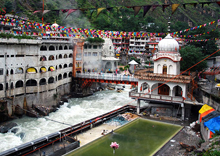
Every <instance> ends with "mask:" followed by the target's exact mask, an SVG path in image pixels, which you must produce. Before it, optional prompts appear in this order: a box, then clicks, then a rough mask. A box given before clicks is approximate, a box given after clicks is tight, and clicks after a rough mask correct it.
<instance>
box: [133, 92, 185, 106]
mask: <svg viewBox="0 0 220 156" xmlns="http://www.w3.org/2000/svg"><path fill="white" fill-rule="evenodd" d="M129 97H131V98H138V99H142V100H149V101H150V100H151V101H167V102H178V103H182V102H184V100H183V98H182V97H180V96H168V95H154V94H147V93H138V92H137V90H136V89H135V90H132V91H130V92H129Z"/></svg>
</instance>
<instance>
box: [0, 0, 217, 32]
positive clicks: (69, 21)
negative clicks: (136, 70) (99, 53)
mask: <svg viewBox="0 0 220 156" xmlns="http://www.w3.org/2000/svg"><path fill="white" fill-rule="evenodd" d="M165 1H166V3H168V4H174V3H177V4H181V5H180V6H179V7H178V9H177V10H176V12H175V13H174V14H173V15H171V6H169V7H167V8H166V9H165V12H163V11H162V8H161V6H158V7H156V8H155V10H154V11H152V9H153V7H151V9H150V10H149V11H148V12H147V14H146V15H145V16H144V17H143V9H141V10H140V12H139V13H138V14H137V15H136V16H134V10H133V9H132V8H128V7H126V6H143V5H162V4H165ZM208 1H210V2H211V0H206V1H203V2H208ZM195 2H198V0H197V1H190V0H184V1H183V0H170V1H168V0H154V1H153V0H148V1H143V0H126V1H125V0H124V1H123V0H103V1H99V0H75V1H74V0H72V1H69V0H44V4H45V5H44V9H45V10H59V9H81V10H82V11H79V10H78V11H76V12H74V13H72V14H70V15H69V16H68V17H67V18H65V17H66V15H67V13H62V12H61V11H60V12H59V16H58V15H57V14H56V12H55V11H50V12H49V13H46V14H45V15H44V21H45V23H54V22H55V21H56V22H57V23H58V24H60V25H62V26H71V27H80V28H90V29H101V30H119V31H141V30H143V31H148V32H150V31H151V32H166V31H167V22H168V17H169V16H170V17H171V23H172V25H171V31H179V30H181V29H186V28H189V25H188V24H191V26H198V25H200V24H204V23H207V22H211V21H213V20H217V19H218V18H220V11H219V10H220V7H219V6H218V4H216V3H211V4H209V5H207V4H205V5H204V6H203V8H202V5H201V4H197V5H196V7H194V6H193V5H190V4H187V5H186V9H184V7H183V5H182V4H183V3H195ZM199 2H201V1H199ZM42 3H43V0H41V1H39V0H1V8H4V7H6V10H7V12H11V11H12V10H13V11H14V12H15V13H16V15H19V16H23V17H28V18H29V19H31V20H34V21H37V22H41V16H42V15H41V13H36V14H33V11H36V10H42ZM101 7H104V8H106V7H113V9H112V10H111V11H107V10H106V9H105V10H103V11H102V12H101V14H100V15H99V16H98V17H97V12H96V9H95V8H101ZM88 8H89V9H88ZM83 9H85V10H84V11H83ZM148 23H155V25H154V27H150V28H149V27H148V28H147V27H146V25H148Z"/></svg>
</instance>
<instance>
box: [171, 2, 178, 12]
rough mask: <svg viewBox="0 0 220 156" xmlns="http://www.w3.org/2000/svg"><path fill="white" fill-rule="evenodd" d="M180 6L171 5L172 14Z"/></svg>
mask: <svg viewBox="0 0 220 156" xmlns="http://www.w3.org/2000/svg"><path fill="white" fill-rule="evenodd" d="M179 5H180V4H172V6H171V7H172V14H174V12H175V11H176V9H177V8H178V7H179Z"/></svg>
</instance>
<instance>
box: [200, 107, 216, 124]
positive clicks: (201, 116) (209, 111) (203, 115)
mask: <svg viewBox="0 0 220 156" xmlns="http://www.w3.org/2000/svg"><path fill="white" fill-rule="evenodd" d="M213 111H215V109H210V110H208V111H205V112H204V113H202V114H201V115H200V118H199V122H201V121H202V118H203V117H205V116H206V115H208V114H209V113H211V112H213Z"/></svg>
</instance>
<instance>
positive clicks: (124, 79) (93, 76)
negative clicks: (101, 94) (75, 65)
mask: <svg viewBox="0 0 220 156" xmlns="http://www.w3.org/2000/svg"><path fill="white" fill-rule="evenodd" d="M76 78H78V79H80V80H82V81H84V83H83V85H82V88H84V87H86V86H90V85H91V84H92V83H93V82H100V83H115V84H130V85H133V86H137V85H138V79H136V78H134V76H133V75H132V76H130V75H127V76H126V75H122V74H114V73H96V72H91V73H76Z"/></svg>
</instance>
